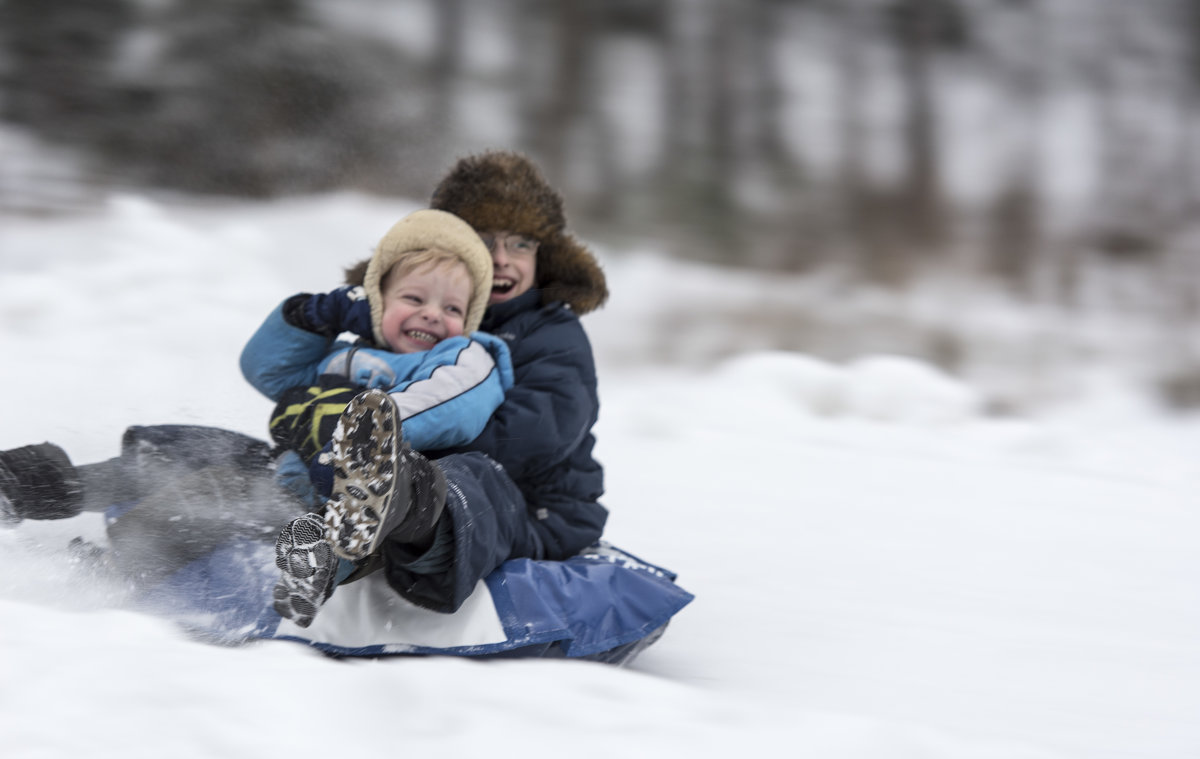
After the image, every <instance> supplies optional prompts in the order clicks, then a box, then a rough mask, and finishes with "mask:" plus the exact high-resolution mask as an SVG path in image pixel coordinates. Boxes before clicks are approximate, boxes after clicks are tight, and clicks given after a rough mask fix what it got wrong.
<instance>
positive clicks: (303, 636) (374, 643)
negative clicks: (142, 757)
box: [137, 540, 693, 664]
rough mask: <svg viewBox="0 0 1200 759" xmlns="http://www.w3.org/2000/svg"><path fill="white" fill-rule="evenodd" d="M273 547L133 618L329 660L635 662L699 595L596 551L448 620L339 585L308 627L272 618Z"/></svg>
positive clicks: (523, 571)
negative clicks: (306, 650)
mask: <svg viewBox="0 0 1200 759" xmlns="http://www.w3.org/2000/svg"><path fill="white" fill-rule="evenodd" d="M278 577H279V570H278V569H276V567H275V556H274V546H273V545H271V544H267V543H265V542H262V541H252V540H242V541H236V542H231V543H228V544H225V545H223V546H221V547H219V548H217V549H216V550H214V551H213V552H212V553H210V554H208V555H207V556H204V557H202V558H200V559H198V560H196V561H193V562H192V563H190V564H188V565H187V566H185V567H183V568H182V569H180V570H178V571H177V572H175V573H174V574H172V575H171V576H170V577H168V578H167V579H166V580H165V581H164V582H162V583H161V584H159V585H156V586H155V587H154V588H152V589H151V590H149V591H147V592H146V593H144V594H143V595H142V597H141V598H140V599H139V600H138V603H137V605H138V607H139V608H141V609H142V610H144V611H148V612H151V613H154V614H156V615H160V616H166V617H168V618H170V619H172V620H174V621H176V622H177V623H179V624H180V625H182V626H183V627H184V628H185V629H187V630H188V631H190V632H191V633H193V634H195V635H197V636H199V637H201V638H203V639H205V640H210V641H213V642H218V643H223V644H238V643H244V642H248V641H252V640H259V639H277V640H290V641H295V642H299V643H304V644H307V645H310V646H313V647H315V648H317V649H320V650H321V651H324V652H326V653H328V654H330V655H334V656H387V655H397V654H407V655H413V654H418V655H419V654H440V655H452V656H473V657H568V658H572V659H588V660H595V661H603V662H608V663H613V664H625V663H628V662H629V661H631V660H632V659H633V657H634V656H636V655H637V654H638V653H640V652H641V651H642V650H643V649H645V648H646V647H647V646H649V645H650V644H651V643H653V642H654V641H655V640H657V639H658V637H659V636H661V635H662V632H663V630H664V629H665V628H666V625H667V622H668V621H669V620H670V619H671V617H672V616H674V615H675V613H676V612H678V611H679V610H680V609H682V608H683V607H684V606H686V605H687V604H688V603H690V602H691V600H692V598H693V596H692V594H690V593H688V592H687V591H685V590H684V589H682V588H681V587H679V586H678V585H676V584H675V575H674V574H672V573H671V572H668V571H667V570H664V569H662V568H661V567H656V566H654V565H652V564H648V563H646V562H644V561H641V560H640V559H638V558H637V557H635V556H632V555H630V554H628V553H626V552H624V551H621V550H620V549H617V548H615V547H613V546H611V545H609V544H607V543H600V544H597V545H596V546H593V548H591V549H589V550H587V551H585V552H584V553H582V554H580V555H579V556H576V557H572V558H570V559H567V560H565V561H534V560H531V559H514V560H511V561H508V562H505V563H504V564H503V565H501V566H500V567H499V568H497V569H496V570H495V571H494V572H492V573H491V574H490V575H488V576H487V577H486V578H485V579H484V580H482V581H480V583H479V584H478V586H477V587H476V589H475V591H474V593H472V594H471V596H470V597H469V598H468V599H467V601H466V603H464V604H463V606H462V607H461V608H460V609H459V610H458V611H457V612H455V613H453V614H439V613H436V612H431V611H428V610H425V609H421V608H419V607H417V606H414V605H412V604H410V603H408V602H407V601H405V600H404V599H403V598H401V597H400V596H399V595H398V594H396V592H395V591H393V590H392V589H391V588H390V587H388V585H387V583H386V581H385V580H384V579H383V575H382V573H378V572H377V573H375V574H373V575H370V576H368V577H366V578H364V579H362V580H359V581H357V582H353V583H349V584H346V585H342V586H339V587H338V589H337V592H335V593H334V594H333V595H332V596H331V597H330V598H329V600H328V601H327V602H326V603H325V605H324V606H323V607H322V608H321V611H320V613H319V614H318V615H317V617H316V619H315V620H314V622H313V623H312V625H311V626H309V627H307V628H303V627H298V626H297V625H295V624H293V623H292V622H291V621H290V620H286V619H283V618H281V617H280V616H279V615H278V614H276V613H275V611H274V610H273V609H272V608H271V591H272V589H273V588H274V585H275V582H276V580H277V579H278Z"/></svg>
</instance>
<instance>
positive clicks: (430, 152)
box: [0, 0, 1200, 408]
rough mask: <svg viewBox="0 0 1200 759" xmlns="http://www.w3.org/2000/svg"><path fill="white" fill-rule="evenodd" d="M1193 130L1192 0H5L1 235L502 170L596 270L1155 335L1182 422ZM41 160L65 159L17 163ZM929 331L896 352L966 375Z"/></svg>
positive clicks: (408, 186)
mask: <svg viewBox="0 0 1200 759" xmlns="http://www.w3.org/2000/svg"><path fill="white" fill-rule="evenodd" d="M1198 118H1200V2H1198V1H1197V0H1136V1H1131V0H570V1H555V0H337V2H320V1H319V0H257V1H256V0H54V1H53V2H48V1H47V0H0V128H3V129H4V130H5V133H4V134H5V135H6V136H7V138H8V139H7V140H5V141H4V142H5V143H6V144H7V145H8V148H7V151H6V156H5V159H4V162H5V164H6V167H0V209H3V210H5V211H7V212H21V213H25V212H28V213H61V212H71V211H74V210H79V209H80V208H81V207H86V206H87V205H88V203H90V202H93V201H94V199H95V198H99V197H102V196H103V195H104V194H105V193H106V192H109V191H110V190H111V189H112V188H114V187H116V188H119V187H151V188H158V189H160V190H164V191H172V192H179V193H187V194H200V195H216V196H225V197H228V196H234V197H251V198H279V197H286V196H294V195H301V194H309V193H320V192H326V191H335V190H356V191H363V192H369V193H377V194H383V195H397V196H403V197H411V198H425V197H428V194H429V192H430V191H431V189H432V187H433V185H434V184H435V182H436V180H437V179H438V178H439V177H440V175H441V174H442V173H443V172H444V171H445V170H446V168H448V167H449V166H450V164H451V163H452V162H453V161H454V160H455V159H456V158H458V157H460V156H462V155H465V154H467V153H470V152H474V151H477V150H480V149H485V148H513V149H519V150H522V151H526V152H528V153H529V154H531V155H532V156H533V157H534V158H535V159H536V160H537V161H538V162H539V163H540V164H541V165H542V166H543V168H544V169H545V171H546V173H547V175H548V176H549V177H550V178H551V181H552V182H553V183H554V184H556V185H557V186H558V187H560V188H561V189H562V190H563V191H564V194H565V195H566V197H567V200H568V211H569V213H570V215H571V219H572V223H573V226H574V227H575V229H576V230H577V231H578V232H579V233H581V234H582V235H583V236H585V237H587V238H589V239H594V240H597V241H601V242H603V243H605V244H609V245H613V246H618V247H619V246H622V245H635V244H637V241H640V240H647V239H653V240H656V241H658V242H657V243H656V246H658V248H659V249H663V250H666V251H669V252H670V253H672V254H673V255H676V256H680V257H685V258H688V259H692V260H697V261H704V262H709V263H717V264H720V265H724V266H730V267H737V268H739V269H759V270H768V271H774V272H781V273H787V275H788V276H791V275H792V274H801V275H805V274H807V275H814V274H817V273H819V274H820V276H823V277H826V278H827V279H829V278H832V281H835V282H837V283H840V284H839V285H838V286H843V287H847V288H851V287H852V288H858V289H861V288H871V289H873V291H879V292H901V291H904V290H905V289H906V288H910V287H912V286H914V283H921V282H925V283H927V282H930V281H940V282H944V283H950V284H949V286H950V287H951V288H954V287H955V286H956V285H955V284H954V283H962V282H971V283H974V286H981V283H986V286H987V287H989V288H992V289H994V290H995V291H998V292H1003V293H1005V297H1010V298H1013V299H1015V300H1019V301H1021V302H1025V303H1029V304H1032V305H1033V306H1035V307H1046V308H1054V309H1060V310H1061V309H1066V310H1068V311H1071V310H1074V311H1076V312H1078V311H1086V310H1088V309H1102V310H1104V311H1105V313H1108V314H1110V315H1116V316H1130V317H1134V316H1136V317H1138V318H1141V319H1148V320H1149V321H1150V322H1152V323H1153V324H1154V325H1156V330H1157V332H1156V335H1155V337H1154V338H1153V339H1152V340H1150V341H1149V342H1148V343H1146V344H1147V345H1149V346H1151V348H1150V350H1152V351H1154V352H1155V356H1154V361H1155V362H1156V363H1157V364H1158V366H1156V367H1155V371H1156V372H1157V375H1156V376H1157V378H1158V386H1159V388H1160V390H1161V391H1162V395H1163V397H1164V398H1165V399H1166V400H1168V401H1169V402H1170V403H1172V404H1174V405H1175V406H1177V407H1184V408H1186V407H1196V406H1200V346H1198V344H1197V340H1196V338H1195V337H1194V336H1195V335H1196V333H1197V329H1196V327H1197V325H1198V324H1200V250H1198V248H1200V224H1198V223H1197V213H1196V211H1197V207H1198V205H1200V133H1198V130H1197V119H1198ZM22 135H34V136H36V140H37V141H38V144H39V145H41V144H43V143H48V144H50V145H53V146H55V149H56V150H60V151H61V153H59V154H58V155H61V156H62V157H63V158H62V160H61V162H59V161H54V160H48V159H47V155H48V154H46V153H45V152H38V153H37V156H38V159H37V160H36V161H25V162H22V160H21V152H22V151H21V150H20V149H19V148H14V147H13V146H14V145H20V144H21V143H20V140H21V139H23V137H22ZM960 307H961V308H962V309H963V310H964V311H969V310H970V308H971V306H970V302H969V301H968V302H965V303H963V304H961V306H960ZM742 316H743V317H744V318H746V319H748V321H746V322H745V323H746V325H747V329H753V330H760V329H769V330H774V331H775V332H776V333H777V334H776V337H777V340H776V342H777V344H779V345H781V346H783V347H792V346H790V345H789V342H791V343H795V346H794V347H797V348H799V349H811V346H812V342H813V341H814V340H816V338H815V337H814V333H813V332H812V331H811V330H808V331H806V330H805V328H803V327H802V326H801V325H799V324H797V323H796V322H795V321H790V320H788V319H776V320H774V322H773V324H772V325H771V326H766V325H765V324H764V323H761V322H759V323H756V322H754V321H753V315H746V314H743V315H742ZM810 316H813V318H817V316H816V315H812V314H810ZM683 318H686V319H695V318H697V317H696V315H695V314H688V315H687V316H686V317H681V319H683ZM712 318H733V317H732V316H731V315H730V314H727V313H722V312H721V311H720V309H719V307H718V308H715V309H714V316H713V317H712ZM880 321H881V322H888V321H894V314H885V315H883V316H881V317H880ZM940 321H941V323H940V324H935V325H932V326H930V325H925V327H924V328H923V329H922V330H921V332H920V336H919V337H913V338H911V339H909V341H908V342H909V343H913V344H910V345H907V346H904V345H900V347H899V349H900V350H901V352H905V351H907V352H912V353H918V354H922V355H925V356H927V357H930V358H931V359H933V360H934V361H936V362H937V363H938V364H940V365H942V366H946V367H949V368H951V369H953V368H955V366H956V364H959V363H961V362H962V361H963V360H964V359H963V353H964V351H965V350H966V349H965V348H964V347H963V345H962V342H961V340H959V339H958V338H959V336H958V335H956V333H955V329H954V325H953V324H952V323H947V322H948V321H949V322H952V321H953V318H951V319H950V320H947V319H946V318H945V316H944V314H943V316H942V317H941V319H940ZM827 326H828V325H827ZM880 329H883V325H877V328H876V330H875V332H874V333H873V334H875V335H878V334H879V331H880ZM842 337H843V338H845V339H847V341H848V342H852V340H849V339H848V338H846V337H845V335H843V336H842ZM1095 339H1098V340H1103V337H1102V336H1099V337H1096V338H1095ZM903 342H904V340H900V339H898V338H897V337H896V335H895V334H893V335H892V338H891V341H890V343H889V341H888V340H884V341H883V343H886V344H885V345H884V346H883V347H887V348H892V349H897V345H898V343H903ZM857 347H859V348H861V347H863V346H862V345H858V346H857ZM1060 348H1061V346H1056V347H1054V348H1052V349H1050V350H1059V349H1060ZM1089 350H1091V349H1089V348H1088V347H1087V346H1084V347H1081V348H1079V353H1078V355H1077V356H1075V357H1072V356H1066V357H1063V358H1062V359H1061V360H1065V361H1070V360H1074V358H1080V359H1081V360H1082V359H1086V357H1087V355H1088V351H1089Z"/></svg>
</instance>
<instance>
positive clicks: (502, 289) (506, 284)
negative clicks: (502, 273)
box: [492, 279, 517, 295]
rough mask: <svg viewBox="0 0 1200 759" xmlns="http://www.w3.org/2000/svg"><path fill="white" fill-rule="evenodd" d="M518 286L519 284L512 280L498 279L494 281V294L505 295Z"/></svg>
mask: <svg viewBox="0 0 1200 759" xmlns="http://www.w3.org/2000/svg"><path fill="white" fill-rule="evenodd" d="M516 286H517V283H516V282H515V281H513V280H511V279H497V280H493V281H492V292H494V293H500V294H501V295H503V294H505V293H507V292H510V291H511V290H512V289H513V288H514V287H516Z"/></svg>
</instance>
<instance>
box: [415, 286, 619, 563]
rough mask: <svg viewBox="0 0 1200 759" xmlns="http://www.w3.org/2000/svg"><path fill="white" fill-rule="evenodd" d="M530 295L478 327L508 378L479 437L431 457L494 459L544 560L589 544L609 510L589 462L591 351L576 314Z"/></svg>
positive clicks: (595, 406) (599, 473)
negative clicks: (506, 360) (497, 343)
mask: <svg viewBox="0 0 1200 759" xmlns="http://www.w3.org/2000/svg"><path fill="white" fill-rule="evenodd" d="M541 300H542V292H541V291H539V290H530V291H529V292H526V293H523V294H522V295H520V296H518V297H516V298H514V299H512V300H510V301H507V302H504V303H498V304H496V305H493V306H490V307H488V310H487V311H486V313H485V314H484V317H483V324H482V325H481V328H482V329H483V330H485V331H486V332H489V333H491V334H493V335H495V336H497V337H499V338H501V339H502V340H504V341H505V342H506V343H507V344H508V348H509V350H510V351H511V354H512V367H513V375H514V381H513V384H512V387H511V389H510V390H509V391H508V393H507V395H506V396H505V398H504V402H503V403H501V404H500V406H499V408H497V409H496V411H495V413H493V414H492V416H491V419H490V420H489V421H488V423H487V426H485V427H484V428H483V431H482V433H480V434H479V436H478V437H475V438H474V439H473V440H471V441H470V442H468V443H465V444H461V445H457V446H453V447H451V448H448V449H446V450H442V451H429V452H427V454H428V455H429V456H430V457H434V458H436V457H438V456H442V455H447V454H451V453H464V452H468V451H479V452H482V453H485V454H487V455H488V456H489V457H491V458H492V459H494V460H495V461H497V462H498V463H500V464H501V465H502V466H503V467H504V470H505V471H506V472H507V473H508V475H509V477H510V478H511V479H512V480H513V482H514V483H515V484H516V485H517V487H518V488H519V490H520V491H521V494H522V495H523V496H524V498H525V502H526V506H527V509H528V512H529V517H530V519H531V521H532V522H533V523H534V527H535V529H536V530H537V531H538V533H539V535H540V536H541V538H542V540H543V542H544V544H545V554H546V555H545V556H544V557H543V558H547V559H564V558H566V557H568V556H572V555H574V554H576V553H578V552H579V551H581V550H583V549H584V548H586V547H587V546H589V545H591V544H593V543H595V542H596V540H597V539H599V538H600V536H601V534H602V533H603V531H604V523H605V521H606V520H607V518H608V511H607V510H606V509H605V508H604V507H603V506H601V505H600V503H599V502H598V500H599V498H600V496H601V495H602V494H603V492H604V471H603V469H602V468H601V467H600V464H599V463H597V462H596V460H595V459H594V458H593V457H592V448H593V446H594V445H595V438H594V437H593V436H592V426H593V425H594V424H595V423H596V419H597V417H598V416H599V411H600V401H599V396H598V394H597V389H596V368H595V361H594V359H593V357H592V347H591V343H590V342H589V340H588V337H587V333H585V332H584V330H583V325H582V324H581V323H580V321H579V317H578V316H577V315H576V314H575V313H574V312H573V311H572V310H571V309H570V307H568V306H567V305H565V304H564V303H562V302H552V303H548V304H545V305H543V304H542V303H541Z"/></svg>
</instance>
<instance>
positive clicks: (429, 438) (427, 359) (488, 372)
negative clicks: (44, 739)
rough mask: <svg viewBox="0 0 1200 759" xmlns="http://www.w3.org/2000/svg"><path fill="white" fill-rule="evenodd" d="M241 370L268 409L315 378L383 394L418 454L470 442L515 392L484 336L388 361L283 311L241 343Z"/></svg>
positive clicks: (505, 354) (504, 359) (508, 371)
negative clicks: (295, 321) (323, 377)
mask: <svg viewBox="0 0 1200 759" xmlns="http://www.w3.org/2000/svg"><path fill="white" fill-rule="evenodd" d="M241 368H242V374H243V375H244V376H245V377H246V380H247V381H248V382H249V383H250V384H251V385H253V386H254V387H255V388H257V389H258V390H259V392H261V393H262V394H263V395H265V396H267V397H268V398H270V399H271V400H273V401H278V400H279V399H280V397H281V396H282V395H283V393H284V392H285V391H287V390H289V389H291V388H294V387H303V386H309V385H314V384H316V383H317V378H318V377H319V376H321V375H334V376H338V377H344V378H345V379H346V380H347V381H348V384H351V385H356V386H360V387H362V388H364V389H366V388H372V387H373V388H381V389H384V390H387V391H388V393H389V394H390V395H391V396H392V399H393V400H395V401H396V405H397V406H398V407H399V410H400V418H401V419H402V420H403V424H404V427H403V429H404V437H405V439H406V440H408V442H409V443H410V444H411V445H412V447H413V448H415V449H417V450H421V451H424V450H429V449H435V448H444V447H447V446H453V445H462V444H464V443H467V442H469V441H471V440H473V439H474V438H475V437H476V436H477V435H479V433H480V432H481V431H482V430H483V429H484V425H485V424H486V423H487V421H488V418H489V417H490V416H491V414H492V412H493V411H494V410H495V409H496V407H497V406H499V405H500V403H501V401H503V400H504V394H505V392H506V391H507V390H508V389H509V388H510V387H512V385H513V368H512V362H511V359H510V356H509V351H508V347H507V346H506V345H505V344H504V341H502V340H498V339H497V338H495V337H492V336H491V335H488V334H485V333H483V332H475V333H473V334H472V335H471V336H470V338H467V337H452V338H448V339H446V340H443V341H441V342H440V343H438V344H437V345H435V346H434V347H433V348H431V349H430V350H427V351H422V352H420V353H393V352H391V351H387V350H380V349H377V348H368V347H362V346H361V345H359V344H351V343H348V342H344V341H337V342H335V341H333V340H330V339H329V338H326V337H323V336H321V335H318V334H315V333H313V332H309V331H307V330H304V329H301V328H300V327H297V326H294V325H292V324H290V323H288V321H287V320H286V319H285V318H284V316H283V305H282V304H280V305H279V306H278V307H276V308H275V310H274V311H272V312H271V313H270V315H268V316H267V319H266V321H264V322H263V324H262V326H261V327H259V328H258V331H257V332H255V333H254V335H253V336H252V337H251V338H250V341H249V342H248V343H246V347H245V348H244V349H243V350H242V356H241Z"/></svg>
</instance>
